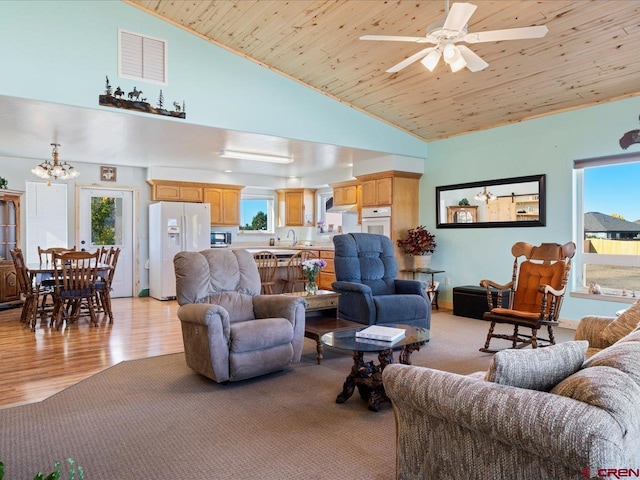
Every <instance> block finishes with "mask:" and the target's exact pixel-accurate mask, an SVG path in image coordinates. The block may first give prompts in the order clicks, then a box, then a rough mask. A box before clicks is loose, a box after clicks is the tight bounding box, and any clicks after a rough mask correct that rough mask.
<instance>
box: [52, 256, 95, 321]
mask: <svg viewBox="0 0 640 480" xmlns="http://www.w3.org/2000/svg"><path fill="white" fill-rule="evenodd" d="M99 256H100V251H99V250H96V251H95V252H94V253H89V252H67V253H63V254H61V255H58V254H54V256H53V266H54V281H55V290H54V301H55V307H54V311H53V320H54V321H55V326H56V329H58V330H59V329H60V327H61V326H62V322H63V321H66V322H67V325H68V324H69V323H72V322H74V321H77V320H78V318H79V317H80V314H81V306H82V302H83V300H84V301H86V304H87V308H88V311H89V316H90V322H91V324H92V325H96V326H97V325H98V320H97V315H96V293H95V292H96V281H97V277H98V257H99Z"/></svg>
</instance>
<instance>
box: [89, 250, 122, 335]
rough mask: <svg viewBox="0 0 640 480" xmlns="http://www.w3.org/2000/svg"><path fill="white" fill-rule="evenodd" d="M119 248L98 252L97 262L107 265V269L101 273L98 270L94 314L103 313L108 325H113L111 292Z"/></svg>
mask: <svg viewBox="0 0 640 480" xmlns="http://www.w3.org/2000/svg"><path fill="white" fill-rule="evenodd" d="M120 251H121V249H120V248H116V247H111V248H105V247H103V248H102V250H101V251H100V255H99V262H100V263H102V264H104V265H108V266H109V269H108V270H106V271H102V270H100V269H98V273H99V276H98V281H97V282H96V298H95V300H96V313H97V314H100V313H103V314H104V315H105V316H106V317H108V318H109V323H113V310H112V309H111V290H113V287H112V284H113V278H114V276H115V274H116V265H117V264H118V258H119V257H120Z"/></svg>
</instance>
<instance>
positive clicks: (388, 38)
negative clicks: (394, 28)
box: [360, 35, 428, 43]
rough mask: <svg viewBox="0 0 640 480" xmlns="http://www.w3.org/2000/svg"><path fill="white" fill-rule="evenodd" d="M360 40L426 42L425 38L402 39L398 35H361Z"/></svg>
mask: <svg viewBox="0 0 640 480" xmlns="http://www.w3.org/2000/svg"><path fill="white" fill-rule="evenodd" d="M360 40H382V41H385V42H416V43H426V42H428V40H427V38H426V37H403V36H400V35H363V36H361V37H360Z"/></svg>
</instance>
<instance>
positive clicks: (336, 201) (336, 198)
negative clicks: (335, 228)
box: [331, 180, 360, 207]
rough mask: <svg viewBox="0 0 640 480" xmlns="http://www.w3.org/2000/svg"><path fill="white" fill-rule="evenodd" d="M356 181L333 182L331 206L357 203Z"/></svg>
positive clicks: (357, 183)
mask: <svg viewBox="0 0 640 480" xmlns="http://www.w3.org/2000/svg"><path fill="white" fill-rule="evenodd" d="M359 184H360V182H358V181H355V180H354V181H350V182H341V183H334V184H332V185H331V188H333V206H334V207H341V206H344V205H355V204H357V203H358V185H359Z"/></svg>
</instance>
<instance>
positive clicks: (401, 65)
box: [387, 47, 435, 73]
mask: <svg viewBox="0 0 640 480" xmlns="http://www.w3.org/2000/svg"><path fill="white" fill-rule="evenodd" d="M432 50H435V47H429V48H425V49H424V50H420V51H419V52H418V53H415V54H413V55H411V56H410V57H409V58H405V59H404V60H403V61H401V62H400V63H398V64H397V65H394V66H393V67H391V68H390V69H389V70H387V73H396V72H399V71H400V70H402V69H403V68H405V67H408V66H409V65H411V64H412V63H413V62H417V61H418V60H420V59H421V58H422V57H426V56H427V55H428V54H429V53H430V52H431V51H432Z"/></svg>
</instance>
